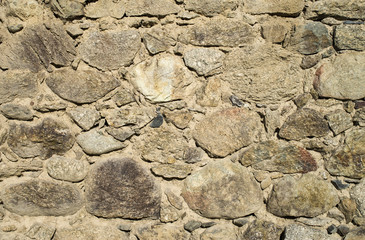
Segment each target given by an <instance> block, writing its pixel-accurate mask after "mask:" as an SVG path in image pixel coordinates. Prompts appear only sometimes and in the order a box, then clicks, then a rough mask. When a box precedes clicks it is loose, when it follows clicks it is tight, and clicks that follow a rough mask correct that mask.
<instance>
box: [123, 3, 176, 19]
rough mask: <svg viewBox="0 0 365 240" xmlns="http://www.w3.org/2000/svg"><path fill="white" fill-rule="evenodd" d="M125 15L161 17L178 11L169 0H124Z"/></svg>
mask: <svg viewBox="0 0 365 240" xmlns="http://www.w3.org/2000/svg"><path fill="white" fill-rule="evenodd" d="M125 8H126V15H127V16H128V17H132V16H157V17H163V16H166V15H170V14H174V13H177V12H179V11H180V7H178V6H177V5H176V4H175V3H174V2H173V1H171V0H126V2H125Z"/></svg>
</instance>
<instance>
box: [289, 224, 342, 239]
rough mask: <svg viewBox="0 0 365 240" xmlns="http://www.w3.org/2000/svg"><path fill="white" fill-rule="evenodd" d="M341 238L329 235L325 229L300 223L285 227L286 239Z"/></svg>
mask: <svg viewBox="0 0 365 240" xmlns="http://www.w3.org/2000/svg"><path fill="white" fill-rule="evenodd" d="M298 239H302V240H312V239H316V240H340V239H341V238H338V237H336V236H332V235H328V234H327V233H326V232H325V231H324V230H320V229H316V228H312V227H307V226H304V225H300V224H290V225H289V226H287V227H286V228H285V238H284V240H298Z"/></svg>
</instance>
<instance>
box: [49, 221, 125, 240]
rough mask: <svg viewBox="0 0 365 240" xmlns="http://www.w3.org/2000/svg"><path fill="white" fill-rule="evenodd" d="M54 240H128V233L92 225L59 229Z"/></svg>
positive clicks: (109, 227) (114, 228) (113, 228)
mask: <svg viewBox="0 0 365 240" xmlns="http://www.w3.org/2000/svg"><path fill="white" fill-rule="evenodd" d="M52 239H53V240H64V239H67V240H91V239H95V240H97V239H109V240H128V239H129V236H128V234H127V233H124V232H122V231H119V230H118V229H117V228H116V227H112V226H98V225H94V224H91V223H88V224H82V225H79V226H72V227H59V228H57V231H56V233H55V234H54V237H53V238H52Z"/></svg>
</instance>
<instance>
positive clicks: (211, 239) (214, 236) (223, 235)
mask: <svg viewBox="0 0 365 240" xmlns="http://www.w3.org/2000/svg"><path fill="white" fill-rule="evenodd" d="M237 235H238V231H237V228H236V227H235V226H234V225H233V224H218V225H215V226H213V227H210V228H208V229H206V230H205V231H204V232H203V233H202V234H200V240H219V239H227V240H233V239H238V238H237Z"/></svg>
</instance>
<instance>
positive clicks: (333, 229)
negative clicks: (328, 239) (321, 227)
mask: <svg viewBox="0 0 365 240" xmlns="http://www.w3.org/2000/svg"><path fill="white" fill-rule="evenodd" d="M336 232H337V227H336V226H335V225H334V224H332V225H330V226H329V227H328V228H327V233H328V234H334V233H336Z"/></svg>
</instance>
